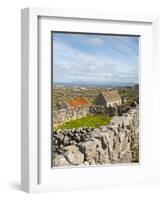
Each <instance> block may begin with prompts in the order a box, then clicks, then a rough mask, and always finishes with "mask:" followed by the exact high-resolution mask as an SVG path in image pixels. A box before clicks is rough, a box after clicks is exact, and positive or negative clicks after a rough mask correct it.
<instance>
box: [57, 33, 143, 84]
mask: <svg viewBox="0 0 163 200" xmlns="http://www.w3.org/2000/svg"><path fill="white" fill-rule="evenodd" d="M138 75H139V37H138V36H120V35H102V34H74V33H73V34H72V33H58V32H54V33H53V82H54V83H74V84H75V83H85V84H87V83H88V84H96V85H98V84H112V83H113V84H114V83H115V84H121V83H123V84H124V83H126V84H127V83H138V78H139V77H138Z"/></svg>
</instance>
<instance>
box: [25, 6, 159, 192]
mask: <svg viewBox="0 0 163 200" xmlns="http://www.w3.org/2000/svg"><path fill="white" fill-rule="evenodd" d="M65 21H66V23H65ZM67 22H68V23H67ZM88 23H89V26H88ZM104 23H105V26H106V27H109V26H110V27H112V30H113V31H112V32H111V33H116V34H129V33H131V34H136V35H142V37H143V38H144V39H143V40H142V41H141V43H142V49H141V52H142V55H141V74H140V75H141V81H140V83H141V86H140V87H141V90H140V95H141V91H145V92H144V94H143V95H142V96H141V101H142V105H143V108H142V107H141V117H140V122H141V123H142V125H141V150H140V151H141V154H142V156H141V155H140V156H141V161H140V164H138V165H134V166H133V165H131V166H129V165H128V166H127V165H122V166H104V167H88V168H80V167H78V168H69V169H65V168H64V169H52V168H51V165H50V160H51V159H50V156H51V155H50V148H49V146H48V144H50V143H51V138H50V137H49V136H50V124H49V121H48V120H49V117H50V113H49V112H50V110H48V108H50V105H48V108H45V105H46V104H48V102H50V101H49V99H50V73H51V71H50V68H51V65H50V63H49V62H50V56H49V55H50V38H49V31H53V30H54V29H57V30H60V31H75V30H76V31H79V32H82V31H83V32H84V31H85V30H84V29H85V28H87V29H86V30H87V32H89V31H90V32H91V31H93V32H97V31H98V27H99V26H100V28H102V29H101V31H102V32H106V33H108V32H109V29H107V28H106V30H104V26H102V24H104ZM76 24H78V28H76ZM86 24H87V25H86ZM107 25H108V26H107ZM21 27H22V29H21V30H22V32H21V33H22V34H21V35H22V38H21V41H22V43H21V44H22V46H21V47H22V50H21V53H22V56H21V58H22V59H21V66H22V73H21V77H22V82H21V85H22V89H21V92H22V95H21V96H22V108H21V110H22V115H21V116H22V123H21V124H22V126H21V134H22V135H21V187H22V190H23V191H26V192H40V191H60V190H72V189H95V188H108V187H114V186H126V185H144V184H155V183H158V180H159V178H158V177H159V174H158V154H157V151H158V145H157V138H158V134H159V130H158V127H157V120H156V119H152V124H151V127H150V128H149V123H148V120H149V113H148V112H149V107H150V110H151V113H152V114H153V115H154V113H155V112H156V111H155V109H154V105H155V102H156V100H157V98H158V91H157V90H153V88H156V86H157V72H158V16H140V15H139V16H137V15H128V14H114V13H103V12H96V13H93V12H82V11H65V10H55V9H47V8H25V9H23V10H22V21H21ZM40 32H41V33H43V34H40ZM98 32H100V31H98ZM109 33H110V32H109ZM40 35H41V36H40ZM48 38H49V39H48ZM46 41H47V42H46ZM42 46H44V47H45V49H47V51H45V50H41V47H42ZM142 50H144V51H142ZM143 52H145V53H143ZM40 55H44V56H40ZM40 57H41V58H40ZM42 58H43V59H42ZM147 65H148V68H147V67H146V66H147ZM42 66H49V67H47V68H45V67H42ZM151 82H152V83H153V84H151ZM151 88H152V90H153V91H154V92H153V95H152V97H151V98H150V100H149V101H148V99H149V97H150V95H151V93H150V91H151ZM47 91H48V92H47ZM42 94H43V95H42ZM45 95H46V97H47V98H46V99H45V98H44V96H45ZM40 98H41V99H42V100H40ZM42 115H44V118H42ZM40 122H41V125H40ZM45 122H47V123H45ZM42 129H44V130H47V131H48V130H49V135H47V136H46V135H45V134H44V133H45V131H42ZM154 130H155V131H154ZM42 132H43V133H42ZM142 144H143V146H142ZM151 145H152V148H150V147H151ZM108 180H109V181H108ZM63 182H64V184H63Z"/></svg>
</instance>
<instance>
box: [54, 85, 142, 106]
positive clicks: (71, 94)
mask: <svg viewBox="0 0 163 200" xmlns="http://www.w3.org/2000/svg"><path fill="white" fill-rule="evenodd" d="M108 89H111V88H106V87H104V88H101V87H77V86H76V87H75V86H74V87H71V86H69V87H68V86H66V87H65V86H54V87H53V92H52V105H53V109H54V110H59V109H60V108H61V103H62V102H63V101H64V100H68V99H73V98H76V97H86V98H87V99H88V100H89V101H90V103H91V104H95V99H96V97H97V96H98V94H99V93H100V92H102V91H105V90H108ZM114 89H117V90H118V93H119V94H120V96H121V97H122V99H123V98H125V99H126V104H128V103H131V102H132V101H134V100H137V101H138V99H139V89H138V87H117V88H114Z"/></svg>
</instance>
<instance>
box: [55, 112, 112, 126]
mask: <svg viewBox="0 0 163 200" xmlns="http://www.w3.org/2000/svg"><path fill="white" fill-rule="evenodd" d="M110 121H111V117H109V116H108V115H88V116H86V117H83V118H80V119H76V120H72V121H69V122H65V123H64V124H62V125H60V126H58V128H57V129H72V128H79V127H91V128H99V127H100V126H105V125H108V124H109V123H110Z"/></svg>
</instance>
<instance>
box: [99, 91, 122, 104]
mask: <svg viewBox="0 0 163 200" xmlns="http://www.w3.org/2000/svg"><path fill="white" fill-rule="evenodd" d="M101 95H102V96H103V97H104V99H105V101H106V102H107V103H113V102H116V101H121V100H122V99H121V97H120V95H119V94H118V92H117V90H113V91H109V90H108V91H103V92H101Z"/></svg>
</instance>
